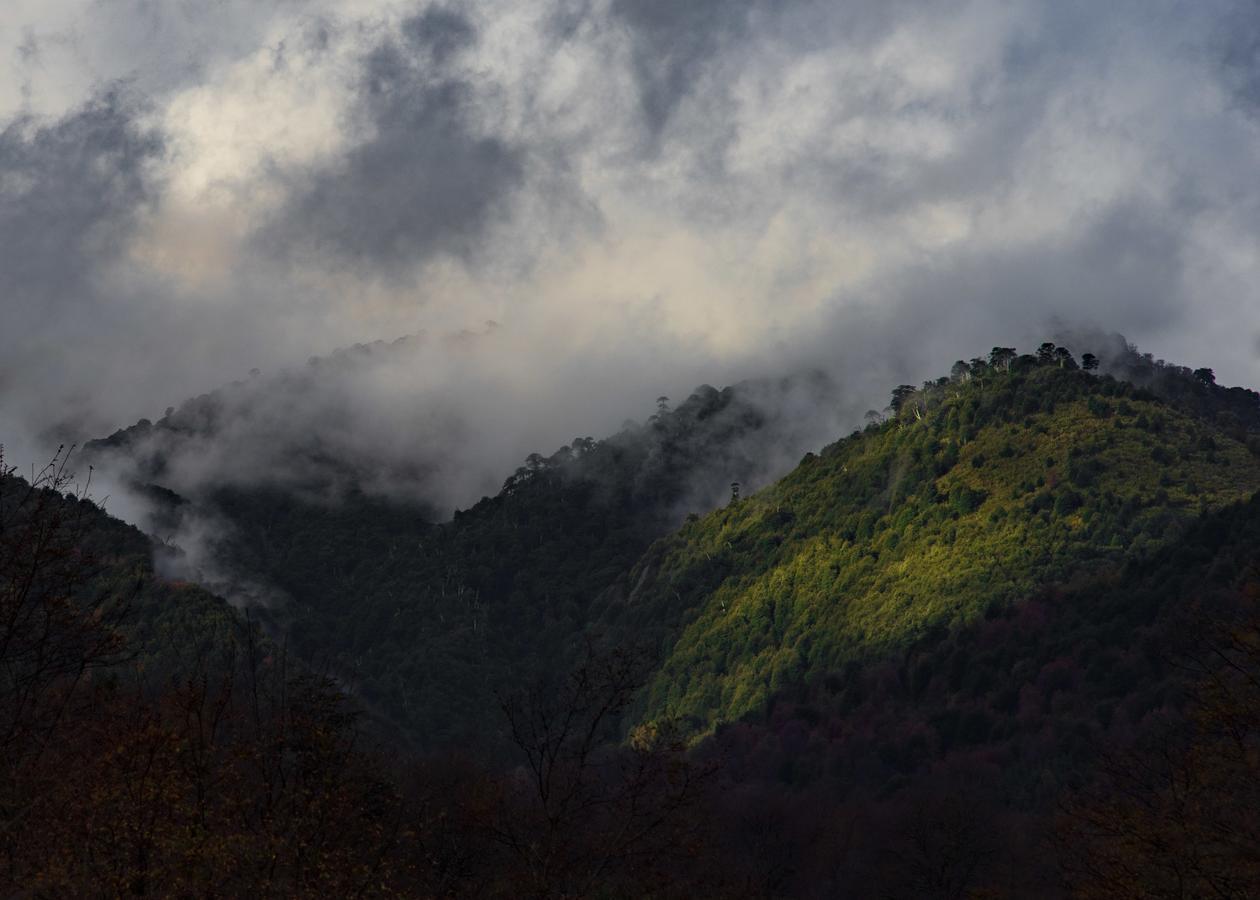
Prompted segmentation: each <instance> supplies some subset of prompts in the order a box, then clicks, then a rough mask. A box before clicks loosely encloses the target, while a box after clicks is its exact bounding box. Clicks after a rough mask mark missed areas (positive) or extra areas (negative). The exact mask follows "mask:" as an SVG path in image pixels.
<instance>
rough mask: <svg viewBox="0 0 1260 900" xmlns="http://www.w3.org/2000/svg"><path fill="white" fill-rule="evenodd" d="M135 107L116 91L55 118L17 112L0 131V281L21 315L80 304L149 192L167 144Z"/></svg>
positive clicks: (45, 313)
mask: <svg viewBox="0 0 1260 900" xmlns="http://www.w3.org/2000/svg"><path fill="white" fill-rule="evenodd" d="M139 113H140V110H139V109H138V108H137V107H136V105H135V103H134V102H131V101H129V100H128V99H127V98H126V95H125V94H124V93H123V92H122V91H121V90H118V89H115V90H110V91H108V92H106V93H104V94H102V95H101V96H99V97H97V98H95V99H93V100H92V101H90V102H89V103H88V104H87V105H86V106H84V107H83V108H81V109H80V110H78V111H76V112H75V113H73V114H71V115H70V116H68V117H66V118H64V119H62V120H60V121H57V122H55V123H52V124H40V123H37V122H35V121H33V120H31V119H28V118H21V119H18V120H17V121H15V122H12V123H10V124H9V125H8V126H7V127H6V128H5V129H4V130H3V131H2V132H0V285H2V286H3V287H2V289H3V291H4V293H5V294H6V296H7V297H8V298H10V300H9V302H10V303H12V302H14V301H16V302H17V303H18V304H20V305H19V306H18V311H19V312H25V313H26V314H27V315H28V316H49V315H57V311H58V310H59V309H61V308H63V307H65V306H67V305H70V304H74V303H81V302H83V297H82V296H81V295H82V292H83V291H84V290H85V283H86V282H87V281H88V280H89V278H90V274H91V273H92V272H93V271H94V270H95V269H96V268H97V267H98V266H100V265H101V264H102V262H104V261H107V260H109V259H111V258H112V257H113V256H114V255H116V254H117V252H118V251H119V249H120V248H121V247H122V246H123V244H124V243H125V241H126V238H127V235H128V234H129V232H130V230H131V228H132V226H133V225H134V223H135V219H136V215H137V212H138V210H139V209H140V207H141V206H142V205H143V204H144V203H146V202H147V201H149V200H150V199H151V198H152V197H153V196H154V185H153V184H152V181H151V178H150V174H151V166H152V164H153V163H154V162H155V161H157V160H158V159H160V158H161V157H162V155H163V153H164V143H163V139H162V136H161V135H160V134H158V133H156V132H153V131H151V130H148V129H145V128H143V127H142V126H140V125H138V124H137V121H136V120H137V117H138V115H139ZM6 318H7V317H6ZM23 318H26V317H25V316H24V317H23ZM10 321H12V320H10Z"/></svg>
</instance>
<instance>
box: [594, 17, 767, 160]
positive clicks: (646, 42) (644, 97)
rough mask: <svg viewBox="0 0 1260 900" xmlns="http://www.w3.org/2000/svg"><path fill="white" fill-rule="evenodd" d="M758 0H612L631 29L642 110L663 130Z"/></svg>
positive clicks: (652, 127)
mask: <svg viewBox="0 0 1260 900" xmlns="http://www.w3.org/2000/svg"><path fill="white" fill-rule="evenodd" d="M755 2H756V0H696V2H688V3H678V2H673V0H613V4H612V12H613V15H614V16H615V17H616V18H617V19H619V20H621V21H622V22H624V23H625V24H626V25H627V26H628V27H629V29H630V32H631V35H632V45H633V59H634V71H635V76H636V78H637V80H638V84H639V92H640V102H641V104H642V111H643V116H644V118H645V120H646V122H647V126H648V129H649V131H650V132H651V133H652V134H654V135H655V134H659V133H660V132H661V130H662V129H663V128H664V127H665V125H666V123H667V122H668V120H669V118H670V115H671V114H672V113H673V111H674V109H675V107H676V106H677V105H678V103H679V101H680V100H681V98H682V97H683V96H685V95H686V94H688V93H689V92H690V91H691V90H692V87H693V86H694V83H695V81H696V79H697V78H698V76H699V74H700V72H701V71H702V70H703V68H704V66H705V64H706V63H707V62H709V60H710V59H712V57H713V56H714V55H715V54H717V53H718V52H719V50H720V49H721V48H722V47H723V45H725V44H726V43H727V42H729V41H732V40H735V39H737V38H738V37H739V36H740V35H742V34H743V33H744V32H745V30H746V28H747V26H748V19H749V15H750V13H751V10H752V8H753V6H754V3H755Z"/></svg>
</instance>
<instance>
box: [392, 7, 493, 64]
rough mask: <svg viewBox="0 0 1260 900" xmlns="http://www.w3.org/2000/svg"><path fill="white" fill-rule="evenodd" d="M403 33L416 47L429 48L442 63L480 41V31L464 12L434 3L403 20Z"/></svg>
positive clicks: (435, 60) (435, 58)
mask: <svg viewBox="0 0 1260 900" xmlns="http://www.w3.org/2000/svg"><path fill="white" fill-rule="evenodd" d="M401 30H402V33H403V36H404V37H405V38H406V39H407V41H408V42H409V43H410V44H412V45H413V46H416V47H420V48H424V49H427V50H428V51H429V52H430V53H432V54H433V60H434V62H436V63H438V64H439V65H441V64H442V63H445V62H446V61H447V60H448V59H449V58H450V57H451V56H453V55H454V54H456V53H458V52H459V51H460V50H465V49H467V48H469V47H471V46H472V45H473V44H474V43H475V42H476V40H477V30H476V29H475V28H474V27H473V25H472V23H471V22H469V21H468V19H467V17H465V16H464V15H463V14H461V13H459V12H457V11H455V10H452V9H446V8H443V7H438V6H431V7H429V8H428V9H426V10H425V11H424V12H422V13H420V14H419V15H417V16H412V17H411V18H409V19H407V20H406V21H404V22H403V23H402V29H401Z"/></svg>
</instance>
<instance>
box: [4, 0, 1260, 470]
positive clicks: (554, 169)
mask: <svg viewBox="0 0 1260 900" xmlns="http://www.w3.org/2000/svg"><path fill="white" fill-rule="evenodd" d="M1258 163H1260V3H1258V2H1257V0H1185V2H1172V0H1132V2H1130V0H1109V2H1106V3H1099V2H1097V0H1083V2H1074V0H1053V2H1031V0H1023V2H1021V0H1009V2H996V0H977V2H958V0H956V2H949V3H945V2H942V3H933V2H901V0H856V2H835V0H827V2H806V0H726V2H719V0H687V2H678V0H612V2H607V0H560V2H539V0H478V2H476V3H466V4H460V3H443V4H436V5H434V4H426V3H414V2H378V0H343V2H333V0H214V2H208V0H163V2H156V3H155V2H151V0H6V2H4V3H3V4H0V315H2V317H3V318H2V321H0V440H2V441H4V442H6V443H7V444H8V445H9V447H10V448H11V449H10V456H13V454H14V450H13V449H12V448H14V447H18V448H23V450H24V451H25V452H27V453H33V452H36V451H35V450H34V449H31V448H36V447H37V445H38V442H39V441H40V440H41V438H47V437H48V436H50V435H61V434H70V433H78V434H86V435H99V434H103V433H108V432H109V431H112V430H113V429H114V428H115V427H118V426H121V425H126V424H129V423H130V422H133V421H135V420H136V419H137V418H139V417H141V416H148V417H150V418H156V417H158V416H160V415H161V413H162V410H163V409H164V408H165V407H167V406H168V405H178V404H179V403H180V402H181V401H182V400H184V399H186V398H187V397H189V396H192V395H195V394H198V393H202V392H205V391H207V390H210V389H213V388H215V387H217V386H218V385H220V384H222V383H224V382H228V381H231V380H234V379H238V378H243V377H245V376H246V374H247V373H248V371H249V370H250V369H252V368H255V367H257V368H260V369H262V371H263V373H264V377H265V376H267V375H269V374H270V373H276V372H280V371H282V370H284V369H285V368H286V367H292V366H300V365H301V364H302V363H303V362H304V361H305V360H306V359H307V357H309V356H311V355H324V354H327V353H328V352H330V351H331V350H333V349H334V348H337V347H341V346H346V345H350V344H353V343H356V342H366V341H372V340H376V339H385V340H393V339H394V338H397V337H399V336H402V335H407V334H418V335H424V336H426V337H425V338H424V341H423V342H422V343H423V346H424V348H425V349H424V350H423V352H416V353H411V352H409V353H407V354H403V355H401V357H400V358H399V360H397V361H395V362H393V363H391V365H390V367H389V368H387V369H385V370H382V371H380V372H377V373H375V374H374V375H373V376H372V377H371V378H366V379H361V382H362V383H356V385H355V387H354V389H353V391H354V393H353V396H352V397H351V400H350V401H348V402H349V405H350V406H351V407H359V406H361V407H363V408H365V409H368V410H370V413H371V415H370V417H368V419H365V423H366V422H367V421H368V420H370V423H372V425H373V427H375V428H376V429H378V431H377V432H375V434H379V435H381V436H387V435H390V434H398V433H406V434H416V433H418V432H417V429H423V428H439V427H442V428H447V429H448V430H449V432H450V434H448V435H447V438H446V440H445V441H444V443H443V444H442V452H445V453H448V454H451V455H453V456H454V457H455V458H457V459H463V458H467V459H468V460H469V463H468V465H469V466H472V467H474V468H476V470H477V473H478V474H477V476H476V478H474V479H472V481H470V483H469V486H468V487H467V489H466V490H467V492H469V493H473V494H475V493H477V491H478V490H479V487H480V486H481V484H482V482H485V483H487V484H489V483H491V482H492V481H495V479H497V480H501V479H502V477H503V475H504V474H506V472H505V471H504V470H506V471H510V469H511V468H512V467H514V465H515V460H518V459H519V458H520V457H521V456H523V455H524V454H525V453H527V452H529V451H531V450H535V449H538V450H544V451H546V450H549V449H553V448H554V447H555V446H557V445H558V444H559V443H561V442H564V441H567V440H568V439H569V438H571V437H573V435H575V434H594V435H596V436H599V435H600V434H602V433H606V432H607V431H608V430H611V429H612V428H615V427H616V425H617V424H618V423H620V422H621V421H622V420H623V419H624V418H626V417H627V416H636V417H642V416H643V415H645V414H646V413H648V412H650V410H651V407H652V402H653V400H654V398H655V397H656V396H657V395H658V394H661V393H664V394H669V395H671V396H680V394H682V393H685V392H686V391H687V390H688V389H689V388H690V387H692V386H694V385H695V384H697V383H700V382H711V383H714V384H723V383H728V382H730V381H733V380H737V379H739V378H743V377H748V376H756V375H777V374H781V373H787V372H789V371H794V370H799V369H802V368H807V367H810V366H822V367H824V368H825V369H826V370H827V371H829V372H830V373H831V374H832V375H833V376H834V377H835V378H836V379H837V381H838V382H839V383H840V384H841V386H842V389H843V390H844V391H846V392H847V393H846V398H847V399H846V400H845V401H844V402H843V403H842V404H841V405H842V406H843V407H844V411H845V414H846V415H848V414H850V413H852V412H853V411H854V410H856V411H858V412H857V413H854V414H855V415H860V410H864V409H865V408H867V407H868V406H871V405H877V404H878V403H882V402H883V399H884V393H885V388H886V387H888V386H890V384H892V383H896V382H897V381H901V380H916V381H917V380H922V379H924V378H927V377H929V376H934V375H936V374H939V373H941V372H943V371H946V370H947V369H948V365H949V363H950V361H952V360H953V359H955V358H958V357H960V356H966V357H970V356H975V355H978V354H981V353H983V352H985V351H986V350H987V348H989V347H990V346H993V345H994V344H996V343H1003V344H1016V345H1019V346H1022V347H1027V346H1028V345H1029V344H1031V343H1034V342H1036V341H1039V340H1041V339H1042V338H1043V337H1044V336H1047V335H1049V334H1051V333H1052V332H1053V331H1054V330H1055V329H1057V328H1058V327H1060V326H1068V327H1073V328H1075V327H1080V326H1086V327H1091V326H1092V327H1098V328H1102V329H1106V330H1117V331H1121V332H1123V333H1124V334H1125V335H1127V336H1128V337H1129V338H1130V339H1131V340H1134V341H1136V342H1137V343H1139V344H1140V345H1141V346H1142V348H1143V349H1145V350H1150V351H1152V352H1154V353H1155V355H1156V356H1160V357H1165V358H1167V359H1169V360H1172V361H1176V362H1180V363H1186V364H1190V365H1193V366H1200V365H1210V366H1214V367H1215V368H1216V370H1217V372H1218V375H1219V377H1220V379H1221V380H1222V381H1224V382H1227V383H1241V384H1245V385H1248V386H1253V387H1255V386H1260V240H1258V237H1260V177H1257V176H1258V174H1260V165H1258ZM487 322H494V323H496V326H495V327H489V326H487V325H486V323H487ZM1073 349H1075V350H1076V351H1077V352H1078V353H1079V352H1082V351H1084V350H1088V349H1089V348H1087V347H1079V348H1073ZM434 410H441V415H438V414H437V413H435V412H433V411H434ZM443 416H446V417H447V418H443ZM452 416H453V417H455V418H457V419H458V420H459V425H458V427H454V426H452V425H451V424H450V422H451V421H452V420H451V418H450V417H452ZM397 420H405V427H404V426H399V427H400V428H402V431H399V430H398V428H396V427H395V425H396V423H397ZM443 423H446V424H443ZM302 424H303V427H307V426H308V425H309V422H305V421H304V422H303V423H302ZM364 427H367V425H366V424H365V425H364ZM408 429H410V430H409V431H408ZM382 439H385V438H384V437H382ZM487 447H488V448H489V449H487ZM461 490H464V488H461Z"/></svg>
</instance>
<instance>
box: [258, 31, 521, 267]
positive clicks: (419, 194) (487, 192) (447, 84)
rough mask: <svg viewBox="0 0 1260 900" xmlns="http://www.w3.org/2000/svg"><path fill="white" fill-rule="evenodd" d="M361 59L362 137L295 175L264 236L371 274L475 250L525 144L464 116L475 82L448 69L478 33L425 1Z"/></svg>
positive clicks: (515, 177)
mask: <svg viewBox="0 0 1260 900" xmlns="http://www.w3.org/2000/svg"><path fill="white" fill-rule="evenodd" d="M400 31H401V40H399V39H396V38H393V37H391V38H388V39H386V40H385V41H384V42H382V43H381V44H380V45H379V46H377V47H375V48H373V49H372V50H371V51H370V52H369V53H368V54H367V55H366V58H365V59H364V62H363V70H362V72H361V75H360V78H361V84H360V87H359V94H358V96H357V97H355V100H354V102H355V110H354V118H355V120H356V130H359V131H362V132H364V133H366V134H367V135H368V137H367V139H366V140H364V141H363V142H362V143H360V144H358V145H357V146H355V147H353V148H352V149H350V150H349V151H348V153H347V154H346V155H345V156H344V157H342V158H340V159H337V160H335V161H333V162H332V163H331V164H329V165H327V166H324V167H319V168H317V169H316V170H315V171H313V172H310V173H303V174H300V175H299V176H298V177H297V178H295V179H294V184H293V185H292V188H291V194H290V199H289V201H288V202H287V204H286V205H285V207H284V209H283V210H282V211H281V213H280V215H279V218H278V221H277V222H275V223H273V224H272V225H271V226H269V227H268V230H267V233H266V237H267V238H278V239H279V240H282V241H291V240H292V241H297V242H308V243H309V244H310V245H311V247H312V249H313V250H314V251H315V252H325V251H327V252H332V253H335V254H338V255H340V256H341V257H343V258H344V259H345V260H346V261H347V263H349V264H353V265H359V266H363V267H365V268H366V269H367V270H368V274H369V275H371V274H372V273H378V274H379V273H381V272H382V271H385V272H391V271H395V270H398V269H400V268H401V269H408V270H410V269H413V268H414V267H416V266H417V265H420V264H422V263H424V262H425V261H426V260H427V259H429V258H430V257H432V256H433V255H435V254H438V253H451V254H455V255H458V256H460V257H464V258H468V257H472V256H474V255H475V254H476V253H477V251H478V250H479V249H480V247H481V242H480V238H481V236H482V232H483V230H484V228H485V226H486V224H487V222H488V220H489V219H490V218H491V217H493V216H499V215H507V214H508V213H509V210H508V209H507V208H506V207H507V206H508V204H509V202H510V199H511V195H512V192H513V191H514V190H515V189H516V188H517V187H519V186H520V184H521V181H522V179H523V176H524V169H525V162H524V160H523V153H522V151H521V150H520V149H519V148H517V147H514V146H512V145H511V144H510V143H509V142H507V141H504V140H502V139H500V138H498V137H496V136H493V135H489V134H481V133H478V132H477V130H476V125H475V123H473V122H472V121H470V114H469V107H470V106H472V105H473V104H474V103H475V102H476V97H475V87H474V86H473V85H471V84H469V83H468V82H466V81H464V80H461V79H460V78H459V77H458V76H456V75H453V74H450V73H449V72H448V71H447V63H448V62H449V61H450V59H451V57H453V56H454V55H456V54H457V53H459V52H460V51H462V50H465V49H467V48H468V47H469V46H471V45H472V44H473V43H474V42H475V39H476V32H475V30H474V28H473V26H472V24H471V23H470V22H469V21H468V19H466V18H465V17H463V16H461V15H459V14H457V13H455V12H452V11H450V10H445V9H435V8H430V9H427V10H425V12H423V13H422V14H420V15H418V16H415V17H412V18H408V19H406V20H404V21H403V22H402V24H401V28H400Z"/></svg>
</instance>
